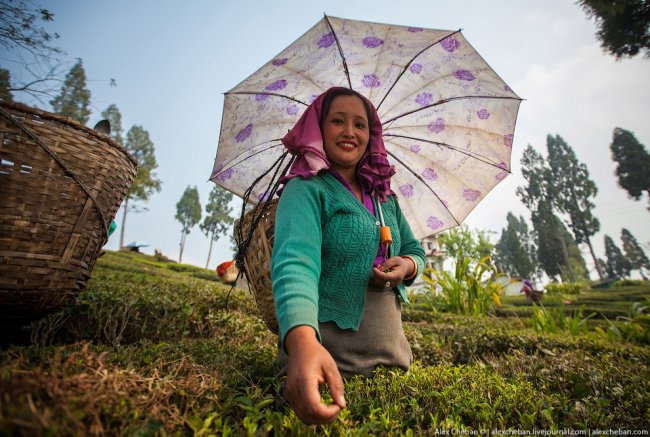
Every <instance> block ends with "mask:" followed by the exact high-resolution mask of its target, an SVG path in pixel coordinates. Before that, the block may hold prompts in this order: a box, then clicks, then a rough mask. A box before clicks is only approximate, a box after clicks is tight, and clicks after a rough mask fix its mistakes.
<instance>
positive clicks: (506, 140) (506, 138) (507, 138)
mask: <svg viewBox="0 0 650 437" xmlns="http://www.w3.org/2000/svg"><path fill="white" fill-rule="evenodd" d="M503 144H504V145H505V146H506V147H512V134H506V135H504V136H503Z"/></svg>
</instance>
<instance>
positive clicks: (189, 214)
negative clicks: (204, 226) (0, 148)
mask: <svg viewBox="0 0 650 437" xmlns="http://www.w3.org/2000/svg"><path fill="white" fill-rule="evenodd" d="M176 220H178V221H179V222H180V223H181V226H182V228H181V244H180V255H179V256H178V262H179V263H180V262H182V261H183V249H185V237H187V235H188V234H189V233H190V231H191V229H192V228H193V227H194V226H195V225H196V224H197V223H198V222H200V221H201V201H200V200H199V190H197V188H196V187H187V188H186V189H185V192H184V193H183V197H181V200H179V201H178V203H177V204H176Z"/></svg>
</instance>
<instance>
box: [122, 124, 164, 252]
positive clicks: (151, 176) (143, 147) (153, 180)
mask: <svg viewBox="0 0 650 437" xmlns="http://www.w3.org/2000/svg"><path fill="white" fill-rule="evenodd" d="M124 146H125V147H126V150H128V151H129V153H130V154H131V155H133V156H134V157H135V159H136V160H137V162H138V172H137V174H136V175H135V180H134V181H133V184H131V186H130V187H129V190H128V191H127V192H126V196H125V197H124V215H123V216H122V229H121V231H120V247H122V246H124V228H125V225H126V215H127V212H128V211H133V212H139V211H141V210H140V209H138V208H137V206H136V205H131V206H129V202H131V201H133V202H138V201H142V202H146V201H147V200H149V197H151V195H152V194H154V193H157V192H159V191H160V183H161V182H160V180H159V179H158V178H157V177H156V174H155V173H154V170H155V169H156V167H158V164H157V163H156V156H155V155H154V144H153V141H151V139H150V138H149V132H147V131H146V130H144V128H143V127H142V126H137V125H136V126H133V127H131V129H129V131H128V132H127V134H126V144H125V145H124ZM143 209H144V208H143Z"/></svg>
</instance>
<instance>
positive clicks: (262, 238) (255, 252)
mask: <svg viewBox="0 0 650 437" xmlns="http://www.w3.org/2000/svg"><path fill="white" fill-rule="evenodd" d="M263 205H264V204H263V203H260V204H258V205H257V206H256V207H255V208H254V209H253V210H251V211H249V212H248V213H246V215H245V216H244V220H243V221H242V222H241V223H240V222H239V220H237V221H236V222H235V228H236V231H235V239H236V240H238V241H237V243H238V244H239V243H240V241H239V235H240V232H239V231H241V235H244V236H246V235H248V231H249V229H250V227H251V225H252V224H253V218H254V216H255V213H256V212H257V209H258V208H262V207H263ZM277 206H278V200H277V199H274V200H271V201H269V202H268V205H267V207H266V208H267V209H266V211H265V212H264V214H263V215H262V217H261V219H260V220H259V222H258V224H257V226H256V227H255V229H254V230H253V235H252V238H251V241H250V245H249V246H248V248H247V249H246V253H245V254H244V266H245V269H244V273H245V275H246V280H247V281H248V286H249V288H250V290H251V292H252V293H253V296H254V297H255V302H256V303H257V311H258V314H259V316H260V317H261V318H262V320H263V321H264V323H265V324H266V326H268V328H269V329H270V330H271V332H273V333H274V334H277V333H278V321H277V319H276V318H275V303H274V302H273V288H272V287H271V253H272V252H273V241H274V236H275V210H276V208H277ZM240 226H241V227H240Z"/></svg>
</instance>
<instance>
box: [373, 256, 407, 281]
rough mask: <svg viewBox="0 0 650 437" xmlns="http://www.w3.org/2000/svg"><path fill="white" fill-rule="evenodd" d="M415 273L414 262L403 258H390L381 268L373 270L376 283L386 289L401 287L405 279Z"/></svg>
mask: <svg viewBox="0 0 650 437" xmlns="http://www.w3.org/2000/svg"><path fill="white" fill-rule="evenodd" d="M412 273H413V262H411V260H409V259H405V258H402V257H401V256H394V257H392V258H388V259H387V260H386V261H384V263H383V264H382V265H380V266H379V267H373V268H372V275H373V277H374V278H375V282H376V283H377V284H378V285H379V286H380V287H384V288H392V287H395V286H397V285H399V284H400V283H401V282H402V281H403V280H404V278H406V277H408V276H409V275H410V274H412Z"/></svg>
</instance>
